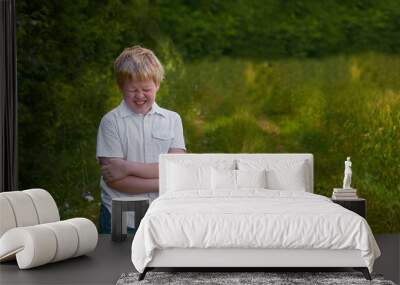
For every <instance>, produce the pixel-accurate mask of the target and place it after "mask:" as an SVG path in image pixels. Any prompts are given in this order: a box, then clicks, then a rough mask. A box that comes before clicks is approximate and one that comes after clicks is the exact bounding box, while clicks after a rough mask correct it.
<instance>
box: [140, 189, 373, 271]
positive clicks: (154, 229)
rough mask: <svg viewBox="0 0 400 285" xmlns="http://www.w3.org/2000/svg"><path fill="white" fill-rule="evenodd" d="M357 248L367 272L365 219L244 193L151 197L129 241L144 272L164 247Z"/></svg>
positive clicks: (314, 203)
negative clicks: (157, 251) (153, 199)
mask: <svg viewBox="0 0 400 285" xmlns="http://www.w3.org/2000/svg"><path fill="white" fill-rule="evenodd" d="M175 247H178V248H274V249H279V248H302V249H358V250H360V251H361V256H362V258H363V259H364V260H365V264H366V266H367V267H368V269H369V271H370V272H372V267H373V263H374V260H375V259H376V258H377V257H379V256H380V251H379V248H378V246H377V244H376V241H375V239H374V237H373V235H372V232H371V229H370V227H369V225H368V224H367V222H366V220H365V219H364V218H362V217H360V216H359V215H357V214H355V213H353V212H351V211H349V210H347V209H344V208H342V207H341V206H339V205H337V204H335V203H333V202H332V201H330V199H328V198H326V197H324V196H320V195H316V194H311V193H307V192H296V191H277V190H265V189H264V190H258V189H248V190H240V191H234V192H226V193H224V192H220V193H219V194H218V197H216V196H215V193H214V194H213V195H207V193H202V194H201V195H199V193H198V192H197V191H183V192H172V193H167V194H164V195H163V196H161V197H159V198H158V199H156V200H155V201H154V202H153V203H152V204H151V206H150V208H149V210H148V211H147V213H146V215H145V217H144V218H143V220H142V221H141V223H140V226H139V228H138V230H137V233H136V235H135V238H134V240H133V243H132V262H133V265H134V266H135V268H136V269H137V270H138V271H139V272H143V270H144V268H145V267H146V265H147V264H148V263H149V262H150V261H151V260H152V257H153V252H154V250H155V249H164V248H175Z"/></svg>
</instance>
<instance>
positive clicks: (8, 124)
mask: <svg viewBox="0 0 400 285" xmlns="http://www.w3.org/2000/svg"><path fill="white" fill-rule="evenodd" d="M16 54H17V50H16V11H15V0H0V124H1V140H0V149H1V151H0V156H1V158H0V169H1V171H0V192H3V191H16V190H17V188H18V168H17V162H18V155H17V137H18V134H17V130H18V122H17V60H16V58H17V56H16Z"/></svg>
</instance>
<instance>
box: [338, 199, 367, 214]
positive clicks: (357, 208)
mask: <svg viewBox="0 0 400 285" xmlns="http://www.w3.org/2000/svg"><path fill="white" fill-rule="evenodd" d="M332 202H333V203H336V204H339V205H340V206H342V207H344V208H346V209H348V210H350V211H353V212H354V213H357V214H359V215H360V216H361V217H363V218H365V217H366V208H367V207H366V204H367V202H366V200H365V199H363V198H356V199H351V200H337V199H332Z"/></svg>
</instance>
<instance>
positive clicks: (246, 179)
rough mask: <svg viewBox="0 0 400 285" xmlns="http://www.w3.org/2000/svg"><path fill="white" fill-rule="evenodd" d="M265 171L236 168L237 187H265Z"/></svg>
mask: <svg viewBox="0 0 400 285" xmlns="http://www.w3.org/2000/svg"><path fill="white" fill-rule="evenodd" d="M266 174H267V172H266V170H265V169H262V170H236V181H237V188H267V175H266Z"/></svg>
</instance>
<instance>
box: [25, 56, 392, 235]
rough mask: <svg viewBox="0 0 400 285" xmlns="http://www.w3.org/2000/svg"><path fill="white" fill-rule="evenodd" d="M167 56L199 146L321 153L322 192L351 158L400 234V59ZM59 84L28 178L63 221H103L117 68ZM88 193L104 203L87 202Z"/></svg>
mask: <svg viewBox="0 0 400 285" xmlns="http://www.w3.org/2000/svg"><path fill="white" fill-rule="evenodd" d="M162 57H163V58H162V61H163V62H164V65H165V68H166V71H167V77H166V81H165V82H164V83H163V85H162V87H161V89H160V92H159V94H158V98H157V101H158V103H159V104H160V105H161V106H162V107H165V108H169V109H172V110H175V111H177V112H179V113H180V115H181V117H182V119H183V124H184V132H185V139H186V144H187V148H188V151H189V152H193V153H197V152H208V153H213V152H224V153H239V152H247V153H262V152H266V153H277V152H299V153H303V152H307V153H313V154H314V160H315V170H314V171H315V192H316V193H318V194H321V195H326V196H330V195H331V192H332V188H333V187H340V185H341V183H342V179H343V171H344V160H345V158H346V157H347V156H351V158H352V161H353V184H352V186H353V187H355V188H357V189H358V193H359V195H360V196H362V197H364V198H366V199H367V201H368V202H367V215H368V222H369V223H370V225H371V227H372V229H373V230H374V232H375V233H390V232H400V218H399V217H400V182H399V176H400V148H399V146H400V132H399V131H400V130H399V128H400V57H399V56H395V55H383V54H377V53H365V54H359V55H338V56H332V57H326V58H322V59H281V60H264V61H260V60H250V59H237V58H236V59H232V58H218V59H214V58H209V59H202V60H200V61H192V62H185V61H184V60H182V58H181V57H180V56H179V54H178V53H168V50H167V51H166V52H165V54H164V55H162ZM53 86H55V88H54V92H53V94H54V95H53V96H56V97H57V96H58V97H57V98H59V99H57V100H58V101H57V102H59V104H57V105H55V106H53V108H55V109H56V110H55V111H54V112H55V113H56V114H58V115H57V120H56V121H54V120H53V121H51V123H50V124H51V125H52V126H54V125H57V124H59V125H60V127H59V128H57V129H56V130H57V132H56V133H55V134H54V136H53V135H52V136H49V137H50V138H51V139H48V140H47V141H45V142H43V146H45V147H44V148H43V153H40V154H39V153H38V154H36V155H37V156H38V157H40V159H41V160H40V161H33V160H32V159H30V160H29V163H28V162H24V163H23V167H22V169H21V171H20V176H21V177H22V179H25V180H26V181H29V183H30V184H34V185H41V187H43V188H45V189H48V190H49V191H50V192H52V194H53V195H54V196H55V198H56V200H57V203H58V205H59V206H60V211H61V215H62V217H63V218H68V217H74V216H77V215H78V216H84V217H88V218H90V219H92V220H93V221H95V222H97V219H98V212H99V204H100V190H99V186H98V184H99V173H100V172H99V166H98V165H97V162H96V160H95V147H96V133H97V127H98V124H99V122H100V118H101V116H102V115H103V114H105V113H106V112H107V111H109V110H111V109H112V108H114V107H115V106H117V105H118V103H119V102H120V100H121V96H120V94H119V93H118V90H117V89H116V86H115V83H114V81H113V76H112V73H111V71H110V70H108V71H107V72H93V71H90V70H88V71H87V73H86V75H85V76H83V77H81V78H80V79H79V81H77V82H75V83H74V85H73V86H71V85H63V84H61V83H60V84H58V85H57V84H53ZM76 92H79V94H80V96H75V97H74V96H72V95H73V94H74V93H76ZM21 108H22V107H21ZM19 112H20V114H21V116H23V114H24V112H23V109H22V110H19ZM49 116H50V115H49ZM28 119H29V118H24V117H22V119H21V120H22V122H24V121H27V122H29V121H28ZM21 127H22V128H27V126H25V125H22V126H21ZM27 152H28V150H24V149H22V150H21V156H20V157H21V158H20V159H21V160H23V159H24V157H29V156H28V153H27ZM31 157H33V156H32V155H31ZM43 162H45V163H43ZM35 163H36V164H35ZM26 175H29V178H27V177H28V176H26ZM26 184H28V183H26ZM87 192H90V193H91V195H93V196H94V201H87V200H86V199H84V197H83V196H84V195H85V193H87Z"/></svg>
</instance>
